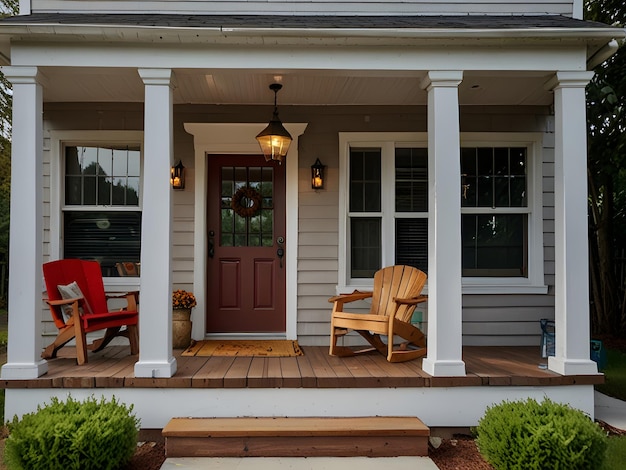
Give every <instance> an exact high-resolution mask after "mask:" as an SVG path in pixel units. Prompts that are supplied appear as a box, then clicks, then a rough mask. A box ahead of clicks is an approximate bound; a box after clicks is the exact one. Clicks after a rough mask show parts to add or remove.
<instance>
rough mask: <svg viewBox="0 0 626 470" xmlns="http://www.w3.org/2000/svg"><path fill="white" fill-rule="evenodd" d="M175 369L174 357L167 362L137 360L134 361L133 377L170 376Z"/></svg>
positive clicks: (156, 377) (154, 377) (155, 377)
mask: <svg viewBox="0 0 626 470" xmlns="http://www.w3.org/2000/svg"><path fill="white" fill-rule="evenodd" d="M176 369H177V366H176V359H174V358H171V359H170V360H169V361H168V362H145V361H143V362H142V361H139V362H137V363H135V377H149V378H153V379H158V378H170V377H173V376H174V374H175V373H176Z"/></svg>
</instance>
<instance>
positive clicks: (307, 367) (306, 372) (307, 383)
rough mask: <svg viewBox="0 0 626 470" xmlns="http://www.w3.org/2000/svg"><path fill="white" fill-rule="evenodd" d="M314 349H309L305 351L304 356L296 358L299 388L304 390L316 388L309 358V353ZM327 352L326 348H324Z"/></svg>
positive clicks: (315, 378)
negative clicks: (299, 381) (299, 378)
mask: <svg viewBox="0 0 626 470" xmlns="http://www.w3.org/2000/svg"><path fill="white" fill-rule="evenodd" d="M314 349H315V348H313V347H310V348H306V349H305V353H304V356H297V357H296V361H298V368H299V369H300V377H301V386H302V387H304V388H315V387H317V377H316V375H315V371H314V370H313V366H312V365H311V356H310V355H309V353H310V352H311V351H312V350H314ZM324 349H326V350H327V351H328V348H324Z"/></svg>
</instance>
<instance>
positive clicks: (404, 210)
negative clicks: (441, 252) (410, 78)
mask: <svg viewBox="0 0 626 470" xmlns="http://www.w3.org/2000/svg"><path fill="white" fill-rule="evenodd" d="M341 137H342V138H344V137H345V138H349V135H346V134H342V135H341ZM407 137H408V136H407ZM410 138H411V139H410V140H405V141H401V142H395V141H388V140H387V141H362V142H359V141H349V140H346V141H345V145H346V155H345V159H344V160H343V161H342V166H343V167H344V168H345V175H346V179H347V181H346V187H347V188H348V190H347V194H345V198H346V209H347V213H346V216H345V217H346V219H345V227H346V231H345V239H346V241H347V243H346V245H347V246H348V250H347V253H346V254H347V256H346V259H345V275H346V283H347V284H348V285H351V284H352V285H369V284H371V282H372V278H373V276H374V273H375V272H376V271H377V270H378V269H380V268H381V267H383V266H388V265H391V264H407V265H411V266H415V267H417V268H419V269H422V270H424V271H427V269H428V266H427V263H428V151H427V149H426V141H425V136H418V135H417V134H411V135H410Z"/></svg>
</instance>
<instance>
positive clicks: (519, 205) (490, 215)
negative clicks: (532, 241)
mask: <svg viewBox="0 0 626 470" xmlns="http://www.w3.org/2000/svg"><path fill="white" fill-rule="evenodd" d="M527 159H528V158H527V149H526V148H525V147H463V148H461V207H462V210H461V213H462V215H461V234H462V235H461V237H462V243H463V249H462V252H463V255H462V256H463V259H462V269H463V276H482V277H528V252H527V247H528V216H529V209H528V197H527V194H528V190H527V184H526V182H527V174H526V172H527V167H528V165H527Z"/></svg>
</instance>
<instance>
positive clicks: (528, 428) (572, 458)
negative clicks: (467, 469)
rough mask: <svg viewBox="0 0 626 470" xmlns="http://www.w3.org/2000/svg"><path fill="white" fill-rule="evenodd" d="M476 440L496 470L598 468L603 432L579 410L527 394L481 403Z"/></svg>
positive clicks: (602, 454)
mask: <svg viewBox="0 0 626 470" xmlns="http://www.w3.org/2000/svg"><path fill="white" fill-rule="evenodd" d="M476 444H477V446H478V449H479V450H480V453H481V454H482V455H483V457H484V458H485V460H487V461H488V462H489V463H490V464H491V465H493V467H494V468H495V469H496V470H502V469H523V470H531V469H537V470H540V469H547V468H549V469H553V470H559V469H562V470H573V469H589V468H599V467H600V465H601V464H602V461H603V459H604V455H605V452H606V448H607V437H606V434H605V433H604V431H603V430H602V429H601V428H600V426H598V425H597V424H596V423H594V422H593V421H591V420H590V419H589V417H587V416H586V415H585V414H584V413H582V412H581V411H579V410H575V409H573V408H571V407H570V406H567V405H563V404H559V403H554V402H552V401H550V400H549V399H545V400H544V401H543V402H542V403H538V402H536V401H535V400H533V399H528V400H527V401H518V402H508V401H505V402H503V403H501V404H499V405H495V406H493V407H489V408H487V411H486V412H485V415H484V416H483V418H482V419H481V420H480V421H479V423H478V427H477V428H476Z"/></svg>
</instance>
